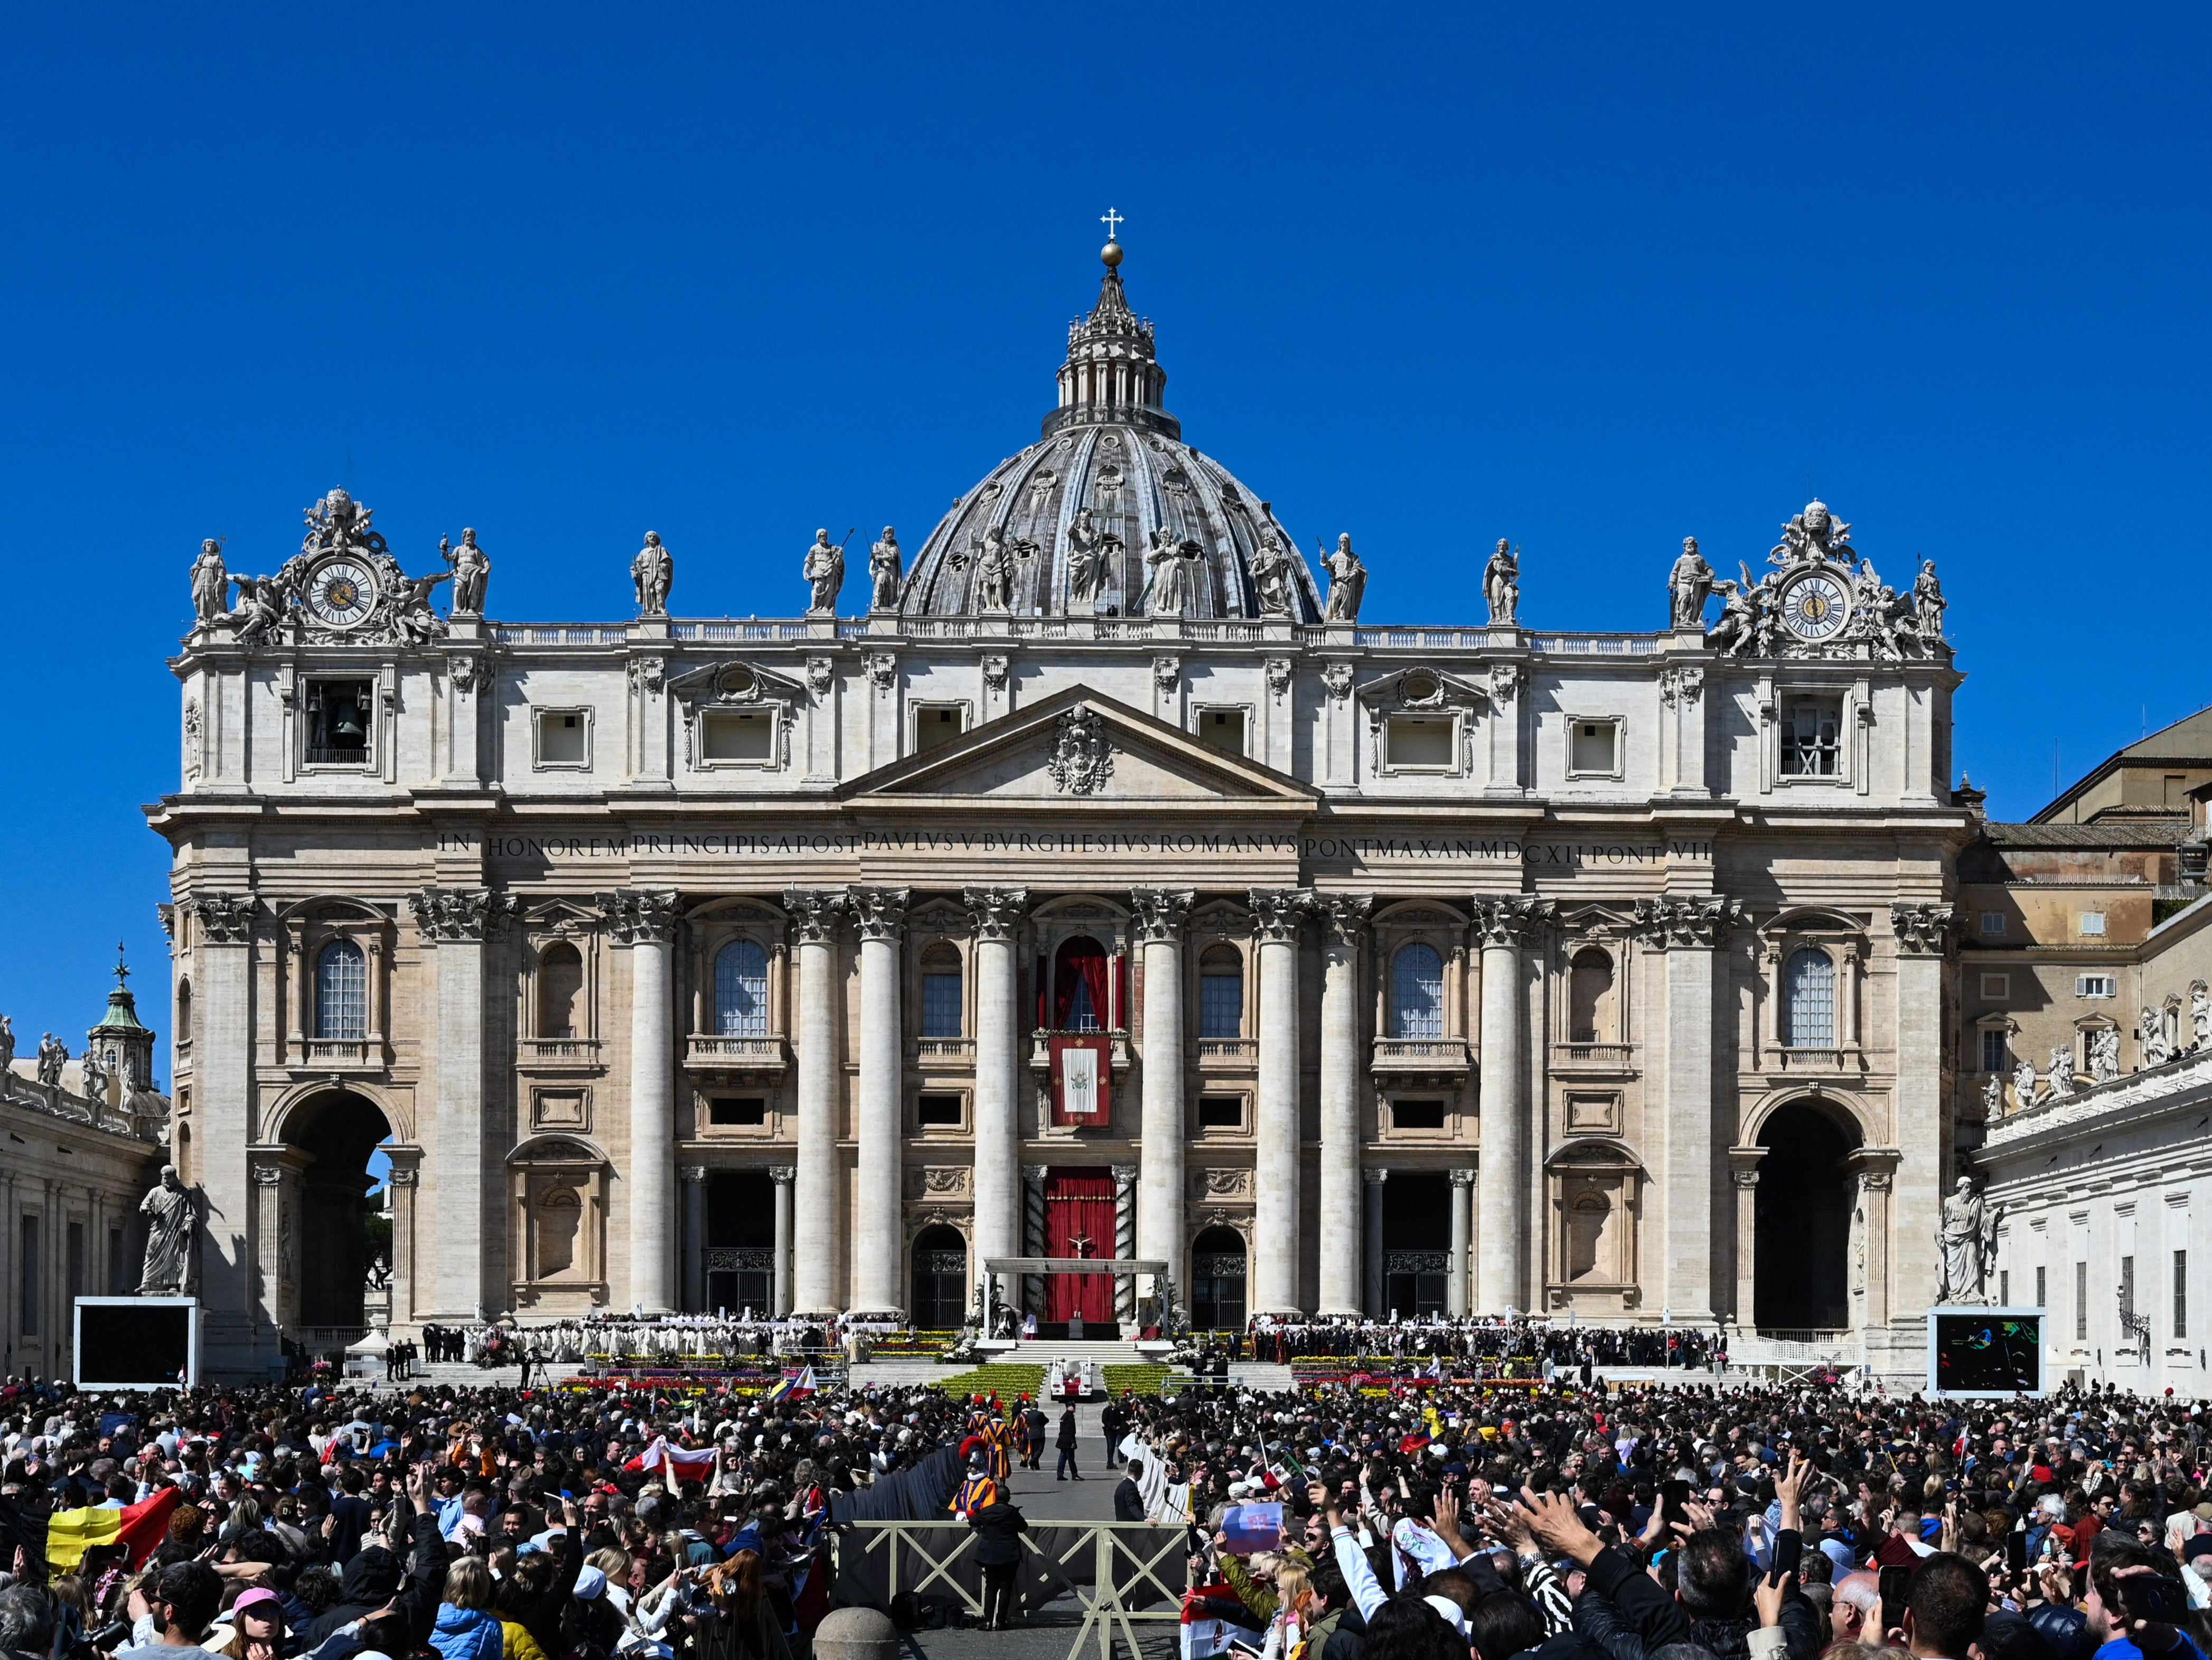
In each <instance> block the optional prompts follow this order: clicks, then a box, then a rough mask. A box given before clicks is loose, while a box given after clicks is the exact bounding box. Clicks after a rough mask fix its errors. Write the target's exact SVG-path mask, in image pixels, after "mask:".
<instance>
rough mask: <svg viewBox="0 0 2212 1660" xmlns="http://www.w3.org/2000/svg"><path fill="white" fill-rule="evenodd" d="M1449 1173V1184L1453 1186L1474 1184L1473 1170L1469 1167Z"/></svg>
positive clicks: (1468, 1186) (1467, 1186)
mask: <svg viewBox="0 0 2212 1660" xmlns="http://www.w3.org/2000/svg"><path fill="white" fill-rule="evenodd" d="M1450 1174H1451V1184H1452V1186H1454V1187H1455V1188H1471V1187H1473V1186H1474V1171H1473V1170H1471V1169H1470V1170H1455V1171H1452V1172H1451V1173H1450Z"/></svg>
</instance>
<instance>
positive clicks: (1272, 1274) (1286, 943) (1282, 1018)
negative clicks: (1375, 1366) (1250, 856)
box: [1251, 888, 1313, 1315]
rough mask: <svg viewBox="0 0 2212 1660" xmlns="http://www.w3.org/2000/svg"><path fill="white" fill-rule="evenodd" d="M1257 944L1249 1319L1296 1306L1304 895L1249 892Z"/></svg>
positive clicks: (1307, 903)
mask: <svg viewBox="0 0 2212 1660" xmlns="http://www.w3.org/2000/svg"><path fill="white" fill-rule="evenodd" d="M1251 903H1252V923H1253V928H1254V931H1255V933H1257V934H1258V936H1259V940H1260V952H1259V958H1260V964H1259V967H1260V1110H1259V1126H1258V1128H1259V1134H1258V1138H1257V1140H1258V1142H1259V1147H1258V1151H1257V1155H1256V1157H1255V1160H1254V1165H1255V1170H1254V1183H1253V1185H1254V1189H1255V1203H1254V1206H1253V1212H1252V1223H1253V1229H1252V1231H1253V1236H1254V1238H1253V1244H1254V1250H1253V1275H1252V1279H1253V1286H1252V1310H1251V1311H1252V1312H1253V1313H1255V1314H1285V1315H1295V1314H1297V1313H1300V1312H1302V1311H1303V1310H1301V1309H1300V1307H1299V1304H1298V923H1299V921H1300V920H1301V919H1302V918H1303V917H1304V915H1305V914H1306V912H1307V911H1308V910H1309V909H1311V908H1312V905H1313V894H1312V893H1311V891H1309V890H1307V889H1304V888H1254V889H1253V890H1252V891H1251Z"/></svg>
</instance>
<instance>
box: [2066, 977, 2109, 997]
mask: <svg viewBox="0 0 2212 1660" xmlns="http://www.w3.org/2000/svg"><path fill="white" fill-rule="evenodd" d="M2074 994H2075V996H2076V997H2118V995H2119V994H2120V982H2119V979H2118V976H2116V975H2110V974H2077V975H2075V976H2074Z"/></svg>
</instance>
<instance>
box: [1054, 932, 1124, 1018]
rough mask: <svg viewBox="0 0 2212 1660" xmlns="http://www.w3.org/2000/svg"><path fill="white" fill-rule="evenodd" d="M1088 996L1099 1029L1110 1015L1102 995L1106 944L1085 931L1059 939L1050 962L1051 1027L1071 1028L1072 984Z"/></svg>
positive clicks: (1105, 997)
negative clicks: (1056, 951)
mask: <svg viewBox="0 0 2212 1660" xmlns="http://www.w3.org/2000/svg"><path fill="white" fill-rule="evenodd" d="M1078 986H1081V987H1082V988H1083V989H1084V991H1085V993H1086V994H1088V995H1089V997H1090V1000H1091V1021H1092V1023H1093V1025H1096V1027H1097V1030H1099V1031H1105V1030H1107V1027H1108V1025H1109V1022H1110V1021H1111V1020H1112V1018H1113V1006H1112V1004H1110V1003H1109V1001H1108V1000H1107V996H1106V948H1105V947H1104V946H1102V945H1100V944H1099V943H1098V942H1097V940H1096V939H1091V938H1090V937H1089V936H1088V935H1085V934H1080V933H1079V934H1077V935H1076V936H1074V938H1073V939H1063V940H1061V941H1060V951H1059V952H1058V953H1057V954H1056V955H1055V956H1054V958H1053V964H1052V1024H1053V1028H1054V1031H1073V1030H1075V1009H1076V988H1077V987H1078Z"/></svg>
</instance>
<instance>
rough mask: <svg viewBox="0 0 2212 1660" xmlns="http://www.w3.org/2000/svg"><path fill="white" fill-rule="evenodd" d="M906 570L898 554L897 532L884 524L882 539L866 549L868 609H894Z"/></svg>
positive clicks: (896, 606)
mask: <svg viewBox="0 0 2212 1660" xmlns="http://www.w3.org/2000/svg"><path fill="white" fill-rule="evenodd" d="M905 579H906V570H905V567H904V565H903V564H902V562H901V560H900V556H899V544H898V532H897V531H896V529H894V528H893V527H892V526H889V525H885V526H884V539H883V540H882V541H880V542H878V543H877V544H874V545H873V546H872V547H871V548H870V549H869V550H868V588H869V593H868V609H869V610H871V611H896V610H897V609H898V603H899V587H900V584H901V583H902V582H903V581H905Z"/></svg>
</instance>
